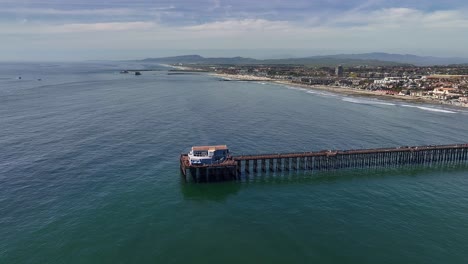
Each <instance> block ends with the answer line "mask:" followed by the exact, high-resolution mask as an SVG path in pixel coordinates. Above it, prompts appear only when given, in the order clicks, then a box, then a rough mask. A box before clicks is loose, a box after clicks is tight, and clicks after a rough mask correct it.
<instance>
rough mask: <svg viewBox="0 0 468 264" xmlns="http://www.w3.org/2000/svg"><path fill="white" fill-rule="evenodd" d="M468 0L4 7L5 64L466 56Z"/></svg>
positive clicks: (46, 1) (44, 2)
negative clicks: (372, 55)
mask: <svg viewBox="0 0 468 264" xmlns="http://www.w3.org/2000/svg"><path fill="white" fill-rule="evenodd" d="M467 47H468V1H467V0H406V1H403V0H308V1H307V0H288V1H285V0H282V1H279V0H172V1H169V0H100V1H97V0H0V61H38V60H42V61H70V60H76V61H81V60H121V59H124V60H127V59H141V58H147V57H161V56H173V55H182V54H200V55H203V56H207V57H219V56H246V57H254V58H280V57H300V56H312V55H324V54H337V53H364V52H389V53H400V54H416V55H431V56H440V57H452V56H453V57H468V48H467Z"/></svg>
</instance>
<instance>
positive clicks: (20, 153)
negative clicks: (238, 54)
mask: <svg viewBox="0 0 468 264" xmlns="http://www.w3.org/2000/svg"><path fill="white" fill-rule="evenodd" d="M144 68H146V69H150V68H151V69H156V71H152V72H143V75H142V76H134V75H132V74H119V71H120V70H122V69H144ZM167 70H168V69H167V68H164V67H161V66H155V65H143V64H137V63H117V62H109V63H106V62H89V63H3V64H0V263H2V264H3V263H5V264H7V263H360V264H363V263H412V264H414V263H425V264H427V263H460V264H461V263H467V261H468V169H467V168H466V167H463V166H460V167H449V168H432V169H427V168H405V169H385V170H365V171H341V172H328V173H313V174H311V173H298V174H287V175H269V176H268V175H267V176H258V177H250V178H249V179H245V180H244V181H242V182H228V183H215V184H193V183H186V182H184V181H183V179H182V178H181V175H180V172H179V163H178V162H179V160H178V158H179V154H180V153H181V152H187V151H188V150H189V148H190V147H191V146H192V145H205V144H227V145H228V146H229V147H230V148H231V151H232V152H233V153H234V154H247V153H249V154H255V153H263V152H266V153H272V152H283V151H286V152H291V151H313V150H324V149H354V148H373V147H395V146H405V145H431V144H452V143H466V142H468V112H467V111H466V110H463V109H455V108H447V107H439V106H430V105H413V104H409V103H400V102H394V101H379V100H373V99H363V98H355V97H343V96H341V95H336V94H330V93H324V92H321V91H308V90H304V89H298V88H294V87H285V86H281V85H274V84H267V83H261V82H258V83H257V82H236V81H229V82H228V81H221V80H220V79H219V78H217V77H214V76H209V75H206V74H183V75H168V74H167V73H168V72H167ZM20 76H21V77H22V78H21V79H19V78H18V77H20ZM38 79H41V80H38Z"/></svg>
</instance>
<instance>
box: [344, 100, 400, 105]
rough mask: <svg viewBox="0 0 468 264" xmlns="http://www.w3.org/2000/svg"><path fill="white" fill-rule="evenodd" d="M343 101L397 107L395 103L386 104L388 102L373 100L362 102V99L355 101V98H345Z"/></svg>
mask: <svg viewBox="0 0 468 264" xmlns="http://www.w3.org/2000/svg"><path fill="white" fill-rule="evenodd" d="M342 100H343V101H345V102H348V103H354V104H366V105H390V106H395V105H396V104H393V103H386V102H380V101H373V100H362V99H355V98H343V99H342Z"/></svg>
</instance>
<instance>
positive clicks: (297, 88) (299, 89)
mask: <svg viewBox="0 0 468 264" xmlns="http://www.w3.org/2000/svg"><path fill="white" fill-rule="evenodd" d="M286 88H288V89H289V90H296V91H307V89H305V88H299V87H294V86H286Z"/></svg>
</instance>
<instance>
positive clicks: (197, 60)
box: [141, 52, 468, 66]
mask: <svg viewBox="0 0 468 264" xmlns="http://www.w3.org/2000/svg"><path fill="white" fill-rule="evenodd" d="M141 61H144V62H159V63H168V64H178V63H183V64H233V65H239V64H253V65H255V64H257V65H258V64H297V65H313V66H333V65H338V64H342V65H343V66H356V65H369V66H399V65H401V66H403V65H416V66H442V65H458V64H467V63H468V58H457V57H452V58H444V57H433V56H418V55H413V54H392V53H384V52H372V53H358V54H336V55H317V56H309V57H302V58H283V59H264V60H259V59H253V58H246V57H240V56H238V57H213V58H209V57H203V56H200V55H194V54H192V55H182V56H172V57H161V58H147V59H143V60H141Z"/></svg>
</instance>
